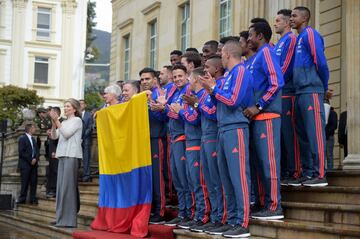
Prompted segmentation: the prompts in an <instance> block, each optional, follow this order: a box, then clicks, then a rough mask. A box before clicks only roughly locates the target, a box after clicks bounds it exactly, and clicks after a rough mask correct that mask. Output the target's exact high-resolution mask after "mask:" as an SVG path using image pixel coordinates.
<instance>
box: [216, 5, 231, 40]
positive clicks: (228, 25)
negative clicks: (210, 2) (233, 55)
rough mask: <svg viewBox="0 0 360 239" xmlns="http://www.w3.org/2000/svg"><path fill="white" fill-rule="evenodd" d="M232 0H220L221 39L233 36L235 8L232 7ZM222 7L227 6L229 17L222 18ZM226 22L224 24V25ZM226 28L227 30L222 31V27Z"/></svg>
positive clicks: (226, 10)
mask: <svg viewBox="0 0 360 239" xmlns="http://www.w3.org/2000/svg"><path fill="white" fill-rule="evenodd" d="M232 3H233V2H232V0H219V23H218V24H219V38H222V37H225V36H231V35H232V32H233V30H232V28H233V23H232V19H233V12H232V11H233V6H232ZM222 5H226V6H225V8H226V9H225V12H226V13H227V15H224V16H222V15H221V14H222ZM222 22H224V24H222ZM224 25H225V26H226V27H225V28H226V29H222V26H224Z"/></svg>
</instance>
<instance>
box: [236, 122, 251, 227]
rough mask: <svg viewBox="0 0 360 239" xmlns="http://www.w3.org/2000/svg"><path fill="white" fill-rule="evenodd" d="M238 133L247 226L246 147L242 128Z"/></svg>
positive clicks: (246, 223) (248, 204)
mask: <svg viewBox="0 0 360 239" xmlns="http://www.w3.org/2000/svg"><path fill="white" fill-rule="evenodd" d="M237 134H238V147H239V152H241V153H239V167H240V183H241V187H242V191H243V193H242V195H243V210H244V216H243V220H244V221H243V223H242V225H241V226H242V227H244V228H247V227H248V224H249V214H250V202H249V188H248V184H247V180H246V148H245V143H244V132H243V130H242V129H238V130H237Z"/></svg>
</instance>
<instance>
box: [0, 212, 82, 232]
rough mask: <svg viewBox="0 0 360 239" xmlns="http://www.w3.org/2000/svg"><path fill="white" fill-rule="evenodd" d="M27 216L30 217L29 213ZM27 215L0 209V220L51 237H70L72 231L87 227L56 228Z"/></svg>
mask: <svg viewBox="0 0 360 239" xmlns="http://www.w3.org/2000/svg"><path fill="white" fill-rule="evenodd" d="M28 217H30V215H29V216H28ZM28 217H24V214H21V216H20V215H19V212H17V211H14V210H11V211H0V222H3V223H6V224H8V225H13V226H16V227H17V228H21V229H25V230H27V231H33V232H36V233H39V234H42V235H46V236H47V237H48V238H52V239H71V238H72V233H73V231H75V230H79V229H80V230H88V229H89V228H88V227H81V226H79V227H78V228H58V227H54V226H51V225H49V222H45V221H36V220H29V219H28Z"/></svg>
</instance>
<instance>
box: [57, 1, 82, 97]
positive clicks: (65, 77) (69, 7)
mask: <svg viewBox="0 0 360 239" xmlns="http://www.w3.org/2000/svg"><path fill="white" fill-rule="evenodd" d="M61 7H62V29H61V46H62V50H61V77H60V81H61V83H60V85H61V87H60V93H59V95H61V97H63V98H70V97H72V93H73V90H72V87H73V86H72V82H73V72H74V70H73V68H74V66H75V63H74V59H73V51H74V50H75V49H74V43H73V41H74V36H75V35H76V34H75V32H74V21H75V9H76V2H75V1H74V0H62V3H61ZM84 54H85V53H84ZM76 64H78V63H76Z"/></svg>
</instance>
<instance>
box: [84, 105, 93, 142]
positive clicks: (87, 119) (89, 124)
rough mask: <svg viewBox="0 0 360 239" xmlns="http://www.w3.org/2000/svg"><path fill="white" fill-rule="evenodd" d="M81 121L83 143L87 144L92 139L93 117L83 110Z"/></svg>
mask: <svg viewBox="0 0 360 239" xmlns="http://www.w3.org/2000/svg"><path fill="white" fill-rule="evenodd" d="M82 121H83V132H82V140H83V144H86V145H89V144H91V140H92V132H93V127H94V119H93V117H92V115H91V114H90V112H88V111H85V113H84V117H83V118H82Z"/></svg>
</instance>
